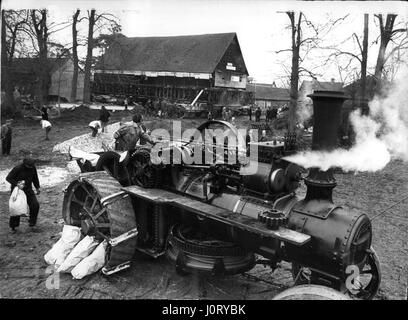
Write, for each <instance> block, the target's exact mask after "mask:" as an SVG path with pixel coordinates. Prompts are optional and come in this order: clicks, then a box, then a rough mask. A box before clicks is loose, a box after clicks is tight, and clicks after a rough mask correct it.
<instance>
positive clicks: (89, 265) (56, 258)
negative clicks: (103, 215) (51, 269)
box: [44, 225, 107, 279]
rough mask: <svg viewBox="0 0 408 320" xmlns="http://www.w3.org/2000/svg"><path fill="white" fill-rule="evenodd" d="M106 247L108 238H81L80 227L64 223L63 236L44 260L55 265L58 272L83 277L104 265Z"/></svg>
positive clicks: (77, 277)
mask: <svg viewBox="0 0 408 320" xmlns="http://www.w3.org/2000/svg"><path fill="white" fill-rule="evenodd" d="M106 248H107V242H106V240H104V241H102V242H101V243H99V242H98V241H96V240H95V238H94V237H91V236H85V237H83V238H82V239H81V229H80V228H78V227H75V226H70V225H64V228H63V230H62V236H61V238H60V239H59V240H58V241H57V242H56V243H55V244H54V245H53V247H52V248H51V249H50V250H49V251H48V252H47V253H46V254H45V255H44V260H45V262H47V263H48V264H49V265H54V266H55V269H56V271H57V272H65V273H71V274H72V276H73V277H74V279H82V278H83V277H85V276H87V275H90V274H92V273H94V272H96V271H98V270H99V269H101V268H102V267H103V266H104V264H105V255H106Z"/></svg>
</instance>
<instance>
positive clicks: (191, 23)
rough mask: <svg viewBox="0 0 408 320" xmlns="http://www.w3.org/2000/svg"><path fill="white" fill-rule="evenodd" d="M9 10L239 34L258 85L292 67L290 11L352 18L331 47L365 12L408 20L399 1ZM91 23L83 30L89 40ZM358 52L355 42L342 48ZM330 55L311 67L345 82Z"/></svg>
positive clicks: (335, 33) (66, 38) (171, 0)
mask: <svg viewBox="0 0 408 320" xmlns="http://www.w3.org/2000/svg"><path fill="white" fill-rule="evenodd" d="M2 5H3V7H4V8H39V7H44V6H45V7H46V8H48V9H49V12H50V20H54V21H63V20H67V19H69V17H70V16H72V14H73V12H74V10H75V9H76V8H79V9H82V10H86V9H90V8H95V9H96V10H97V11H99V12H101V11H102V10H103V11H105V12H110V13H113V14H115V15H116V16H117V17H118V18H119V19H120V23H121V25H122V33H123V34H124V35H126V36H128V37H132V36H170V35H187V34H204V33H221V32H236V33H237V35H238V40H239V42H240V45H241V49H242V53H243V55H244V59H245V62H246V65H247V68H248V71H249V73H250V76H252V77H253V78H254V79H255V80H256V81H257V82H266V83H271V82H273V81H276V82H277V84H281V83H282V82H281V81H280V80H281V79H282V77H283V76H285V75H287V72H288V70H289V69H288V68H290V54H289V53H280V54H277V53H276V51H278V50H282V49H287V48H289V47H290V31H289V30H288V29H286V26H287V25H288V23H289V19H288V16H287V15H286V14H285V13H284V11H285V10H288V9H289V10H294V11H300V10H301V11H302V12H304V13H305V15H306V16H307V18H308V19H310V20H311V21H313V22H315V23H321V24H323V23H325V22H327V21H328V20H329V19H336V18H339V17H342V16H345V15H347V14H349V16H348V18H347V20H346V21H345V22H344V23H343V24H341V25H340V26H339V27H338V28H335V29H333V30H332V33H331V34H330V37H329V38H328V39H327V44H329V43H330V44H332V45H333V44H339V43H341V42H342V41H343V40H344V39H345V38H347V37H348V36H350V35H351V34H352V33H353V32H356V33H357V34H361V33H362V27H363V13H397V14H398V15H399V16H398V18H397V19H400V20H397V21H408V6H407V5H406V3H404V2H398V1H395V2H394V1H393V2H390V1H386V2H383V1H379V2H377V1H370V2H368V1H367V2H360V1H357V2H354V1H341V2H338V1H313V2H310V1H307V2H301V1H266V0H263V1H261V0H251V1H250V0H222V1H221V0H132V1H125V0H116V1H106V0H97V1H79V0H71V1H66V0H53V1H51V0H42V1H33V0H31V1H28V0H20V1H18V3H16V1H15V0H3V1H2ZM86 28H87V22H86V21H84V22H83V23H82V24H81V26H80V28H79V30H80V34H81V35H82V36H86ZM370 31H371V32H370V42H371V41H373V40H374V39H375V37H376V36H377V35H378V27H376V25H375V24H374V19H373V17H372V16H371V17H370ZM70 37H71V34H70V28H68V29H66V30H64V31H62V32H60V33H59V34H58V37H57V39H55V40H59V41H61V42H63V43H66V44H68V43H69V42H70V41H71V39H70ZM341 46H342V48H349V49H350V50H353V48H352V46H353V44H352V42H347V43H344V44H341ZM377 52H378V48H377V47H376V46H375V45H374V46H373V47H372V48H371V49H370V50H369V62H370V63H369V67H373V66H374V64H375V60H376V56H377ZM325 55H327V53H326V52H324V51H321V50H320V51H315V52H312V53H311V54H310V56H308V61H307V66H308V67H312V66H316V65H319V68H318V69H316V71H318V72H319V73H321V74H322V77H320V78H319V80H327V81H329V80H330V79H331V78H335V79H336V80H341V79H340V76H339V73H338V68H337V66H336V65H334V64H330V65H322V61H323V60H324V57H325Z"/></svg>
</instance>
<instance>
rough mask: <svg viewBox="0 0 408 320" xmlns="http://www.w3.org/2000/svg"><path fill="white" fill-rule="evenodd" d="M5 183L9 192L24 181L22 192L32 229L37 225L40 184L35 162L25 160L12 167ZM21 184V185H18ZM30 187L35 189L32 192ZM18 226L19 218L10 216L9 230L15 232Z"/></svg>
mask: <svg viewBox="0 0 408 320" xmlns="http://www.w3.org/2000/svg"><path fill="white" fill-rule="evenodd" d="M6 181H7V182H8V183H10V185H11V192H13V189H14V188H15V187H16V186H17V185H19V183H20V182H21V181H24V187H23V189H22V190H23V191H24V193H25V195H26V196H27V204H28V207H29V210H30V216H29V220H28V222H29V226H30V227H34V226H35V225H36V224H37V216H38V212H39V210H40V204H39V203H38V200H37V197H36V194H40V182H39V180H38V174H37V169H36V167H35V161H34V159H32V158H29V157H28V158H25V159H24V160H23V163H22V164H19V165H18V166H16V167H14V168H13V169H12V170H11V171H10V173H9V174H8V175H7V177H6ZM20 184H21V183H20ZM32 185H34V187H35V189H36V190H35V191H33V188H32ZM19 225H20V216H11V217H10V221H9V226H10V228H11V229H12V230H13V231H15V228H16V227H18V226H19Z"/></svg>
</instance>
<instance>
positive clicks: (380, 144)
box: [285, 70, 408, 172]
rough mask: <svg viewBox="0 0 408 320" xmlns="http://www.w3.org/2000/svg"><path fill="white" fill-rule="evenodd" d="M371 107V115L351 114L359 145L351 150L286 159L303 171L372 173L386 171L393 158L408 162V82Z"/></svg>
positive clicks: (399, 85) (299, 154)
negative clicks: (300, 167)
mask: <svg viewBox="0 0 408 320" xmlns="http://www.w3.org/2000/svg"><path fill="white" fill-rule="evenodd" d="M407 71H408V70H407ZM404 74H408V72H405V73H404ZM369 107H370V115H369V116H361V115H360V114H359V111H358V110H356V111H354V112H353V113H352V114H351V115H350V121H351V124H352V126H353V128H354V131H355V133H356V143H355V145H354V146H352V147H351V148H350V149H349V150H345V149H336V150H334V151H331V152H325V151H306V152H302V153H298V154H295V155H293V156H289V157H286V158H285V159H286V160H288V161H291V162H294V163H296V164H298V165H300V166H302V167H304V168H311V167H317V168H320V169H321V170H327V169H329V168H330V167H340V168H342V169H343V170H344V171H371V172H374V171H378V170H381V169H383V168H384V167H385V166H386V165H387V163H388V162H389V161H390V160H391V159H402V160H404V161H408V81H404V80H400V81H397V82H396V83H395V84H394V85H393V86H391V87H390V88H389V90H388V92H387V94H386V95H383V96H381V97H375V98H374V99H373V100H372V101H371V102H370V103H369Z"/></svg>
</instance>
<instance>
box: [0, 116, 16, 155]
mask: <svg viewBox="0 0 408 320" xmlns="http://www.w3.org/2000/svg"><path fill="white" fill-rule="evenodd" d="M11 124H12V120H11V119H7V120H6V123H5V124H3V125H2V126H1V150H2V153H3V156H8V155H10V149H11V137H12V132H13V131H12V129H11Z"/></svg>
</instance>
